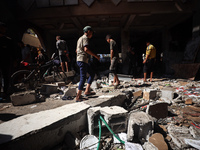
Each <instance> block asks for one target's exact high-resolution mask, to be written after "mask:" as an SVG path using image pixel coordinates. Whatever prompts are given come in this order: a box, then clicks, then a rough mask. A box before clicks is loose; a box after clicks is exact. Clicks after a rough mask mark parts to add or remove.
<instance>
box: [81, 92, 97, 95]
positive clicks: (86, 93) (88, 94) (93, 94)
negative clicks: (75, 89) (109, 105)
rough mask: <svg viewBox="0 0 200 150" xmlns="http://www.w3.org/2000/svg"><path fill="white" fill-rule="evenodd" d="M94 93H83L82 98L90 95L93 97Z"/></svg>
mask: <svg viewBox="0 0 200 150" xmlns="http://www.w3.org/2000/svg"><path fill="white" fill-rule="evenodd" d="M95 94H96V93H95V92H89V93H86V94H85V93H84V96H90V95H95Z"/></svg>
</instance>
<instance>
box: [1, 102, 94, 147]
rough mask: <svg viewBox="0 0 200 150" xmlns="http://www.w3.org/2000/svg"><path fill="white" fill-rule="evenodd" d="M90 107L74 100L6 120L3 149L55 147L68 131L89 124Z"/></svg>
mask: <svg viewBox="0 0 200 150" xmlns="http://www.w3.org/2000/svg"><path fill="white" fill-rule="evenodd" d="M89 107H90V105H87V104H84V103H74V104H69V105H64V106H62V107H59V108H55V109H51V110H46V111H41V112H38V113H34V114H28V115H25V116H21V117H18V118H16V119H13V120H11V121H8V122H5V123H2V124H0V133H1V135H0V144H1V145H0V149H15V148H16V146H17V149H30V147H31V149H44V148H46V149H47V148H50V147H53V146H54V145H55V144H56V143H59V142H61V141H62V139H63V138H64V136H65V133H66V132H67V131H71V132H77V131H80V130H81V129H83V128H86V125H87V122H86V120H87V119H86V111H87V109H88V108H89ZM38 120H39V121H38ZM5 137H8V138H5ZM33 141H34V142H33ZM2 143H4V144H2Z"/></svg>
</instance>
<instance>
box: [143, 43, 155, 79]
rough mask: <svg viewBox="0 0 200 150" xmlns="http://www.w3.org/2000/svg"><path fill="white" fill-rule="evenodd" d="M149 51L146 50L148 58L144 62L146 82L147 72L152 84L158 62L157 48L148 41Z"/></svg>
mask: <svg viewBox="0 0 200 150" xmlns="http://www.w3.org/2000/svg"><path fill="white" fill-rule="evenodd" d="M146 45H147V49H146V57H145V59H144V61H143V64H144V68H143V69H144V82H146V81H147V72H148V71H149V72H150V82H151V81H152V78H153V71H154V66H155V61H156V48H155V47H154V46H153V45H152V44H151V43H150V42H149V41H146Z"/></svg>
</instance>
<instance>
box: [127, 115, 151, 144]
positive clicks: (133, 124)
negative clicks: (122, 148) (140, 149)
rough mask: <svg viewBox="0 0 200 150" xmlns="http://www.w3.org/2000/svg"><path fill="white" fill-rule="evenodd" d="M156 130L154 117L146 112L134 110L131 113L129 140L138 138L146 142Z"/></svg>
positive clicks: (128, 131)
mask: <svg viewBox="0 0 200 150" xmlns="http://www.w3.org/2000/svg"><path fill="white" fill-rule="evenodd" d="M153 131H154V121H153V118H152V117H151V116H150V115H148V114H147V113H145V112H142V111H138V112H137V111H133V112H130V114H129V120H128V130H127V141H132V140H133V139H134V138H137V139H139V140H140V141H141V143H144V142H145V141H147V140H148V139H149V137H150V136H151V135H152V134H153Z"/></svg>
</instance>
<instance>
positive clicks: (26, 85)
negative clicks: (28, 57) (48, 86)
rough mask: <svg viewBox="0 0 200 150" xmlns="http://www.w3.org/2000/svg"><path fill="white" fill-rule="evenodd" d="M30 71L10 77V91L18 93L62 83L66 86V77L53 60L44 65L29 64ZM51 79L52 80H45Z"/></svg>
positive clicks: (21, 71)
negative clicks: (49, 84)
mask: <svg viewBox="0 0 200 150" xmlns="http://www.w3.org/2000/svg"><path fill="white" fill-rule="evenodd" d="M29 67H30V68H32V69H30V70H18V71H16V72H15V73H13V75H12V76H11V84H10V87H11V91H12V93H14V92H19V91H25V90H35V89H37V88H38V87H40V86H41V85H40V84H44V83H49V82H50V83H52V82H59V81H63V82H65V84H67V75H66V73H65V72H64V71H62V69H61V68H60V64H59V63H56V61H55V59H52V60H50V61H48V62H46V63H45V64H44V65H39V64H29ZM48 78H51V79H53V80H47V79H48Z"/></svg>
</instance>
